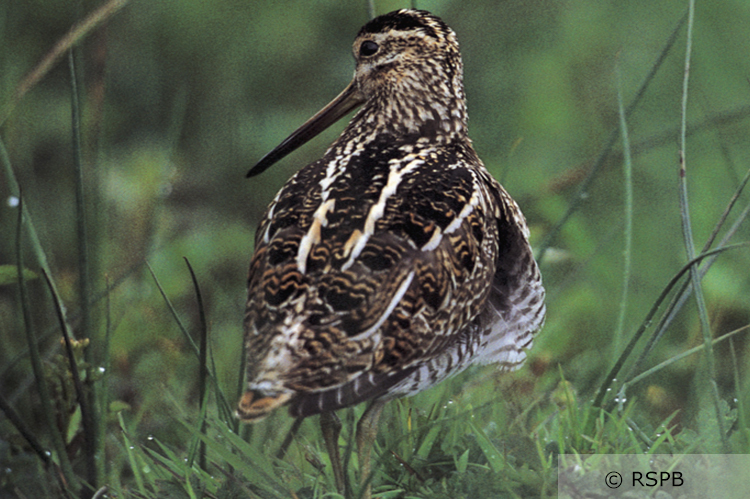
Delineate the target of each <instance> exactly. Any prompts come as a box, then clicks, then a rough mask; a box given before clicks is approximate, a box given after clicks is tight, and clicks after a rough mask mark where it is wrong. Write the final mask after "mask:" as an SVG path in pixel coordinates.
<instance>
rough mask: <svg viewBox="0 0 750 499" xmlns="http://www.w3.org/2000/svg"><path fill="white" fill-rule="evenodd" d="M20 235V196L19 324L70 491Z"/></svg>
mask: <svg viewBox="0 0 750 499" xmlns="http://www.w3.org/2000/svg"><path fill="white" fill-rule="evenodd" d="M22 235H23V197H22V196H19V205H18V225H17V227H16V263H17V265H18V291H19V297H20V301H21V311H22V315H23V323H24V328H25V332H26V341H27V343H28V348H29V357H30V359H31V368H32V371H33V372H34V380H35V382H36V387H37V391H38V392H39V398H40V401H41V405H42V412H43V414H44V422H45V424H46V426H47V431H48V433H49V437H50V439H51V440H52V445H53V447H54V448H55V452H56V454H57V459H58V460H59V462H60V469H61V471H62V474H63V477H64V478H65V483H64V484H63V489H65V488H66V487H65V486H66V485H67V487H68V488H70V489H72V490H78V488H79V483H78V478H77V477H76V475H75V473H74V472H73V467H72V466H71V464H70V461H69V460H68V453H67V452H66V450H65V442H64V441H63V436H62V434H61V433H60V431H59V430H58V428H57V425H56V424H55V417H54V414H55V413H54V410H53V408H52V399H51V397H50V391H49V387H48V386H47V380H46V378H45V376H44V368H43V367H42V358H41V355H40V354H39V346H38V344H37V339H36V333H35V331H34V326H33V325H32V323H31V309H30V304H29V299H28V293H27V291H26V280H25V277H24V274H23V249H22V246H23V245H22V239H23V238H22Z"/></svg>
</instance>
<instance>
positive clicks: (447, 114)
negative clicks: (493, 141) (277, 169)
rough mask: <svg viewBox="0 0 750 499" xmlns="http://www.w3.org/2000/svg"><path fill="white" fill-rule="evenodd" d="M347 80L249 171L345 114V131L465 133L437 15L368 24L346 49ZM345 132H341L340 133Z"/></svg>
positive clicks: (453, 60) (447, 39) (451, 49)
mask: <svg viewBox="0 0 750 499" xmlns="http://www.w3.org/2000/svg"><path fill="white" fill-rule="evenodd" d="M353 52H354V58H355V60H356V63H357V66H356V69H355V71H354V78H353V80H352V82H351V83H350V84H349V85H348V86H347V87H346V88H345V89H344V91H343V92H341V93H340V94H339V95H338V96H337V97H336V98H335V99H334V100H333V101H331V102H330V103H329V104H328V105H327V106H326V107H324V108H323V109H321V110H320V111H319V112H318V113H317V114H316V115H315V116H313V117H312V118H310V119H309V120H308V121H307V122H305V123H304V124H303V125H302V126H301V127H299V128H298V129H297V130H295V131H294V132H293V133H292V134H291V135H290V136H289V137H287V138H286V139H285V140H284V141H283V142H282V143H281V144H280V145H279V146H278V147H276V148H275V149H274V150H273V151H271V152H270V153H268V154H267V155H266V156H264V157H263V158H262V159H261V160H260V161H259V162H258V164H256V165H255V166H254V167H253V168H252V169H251V170H250V172H249V173H248V175H247V176H248V177H250V176H254V175H257V174H259V173H261V172H263V171H264V170H265V169H266V168H268V167H269V166H271V165H272V164H273V163H275V162H276V161H278V160H280V159H281V158H283V157H284V156H286V155H287V154H289V153H290V152H292V151H294V150H295V149H296V148H298V147H299V146H301V145H302V144H304V143H305V142H307V141H309V140H310V139H312V138H313V137H315V136H316V135H317V134H318V133H320V132H322V131H323V130H325V129H326V128H328V127H329V126H330V125H332V124H333V123H335V122H336V121H338V120H339V119H340V118H342V117H343V116H345V115H346V114H347V113H348V112H349V111H351V110H352V109H354V108H356V107H358V106H362V109H361V110H360V111H359V113H358V114H357V115H356V116H355V117H354V118H353V119H352V122H351V123H350V125H349V129H350V130H351V133H352V134H361V133H362V130H363V129H369V130H371V131H373V132H374V133H381V132H385V133H390V134H391V135H394V136H403V135H413V136H419V137H427V138H437V139H448V138H450V137H453V136H455V135H459V136H462V137H463V136H465V133H466V103H465V99H464V90H463V65H462V63H461V54H460V52H459V49H458V41H457V39H456V35H455V33H454V32H453V30H451V29H450V28H449V27H448V25H446V24H445V23H444V22H443V21H442V20H441V19H440V18H438V17H437V16H434V15H432V14H430V13H429V12H427V11H423V10H412V9H402V10H398V11H394V12H391V13H389V14H385V15H382V16H379V17H376V18H375V19H373V20H371V21H370V22H368V23H367V24H365V25H364V26H363V27H362V29H361V30H360V31H359V34H358V35H357V38H356V39H355V41H354V46H353ZM345 133H346V132H345Z"/></svg>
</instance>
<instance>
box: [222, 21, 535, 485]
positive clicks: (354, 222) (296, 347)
mask: <svg viewBox="0 0 750 499" xmlns="http://www.w3.org/2000/svg"><path fill="white" fill-rule="evenodd" d="M353 53H354V59H355V62H356V67H355V71H354V77H353V79H352V81H351V83H350V84H349V85H348V86H347V87H346V88H345V89H344V90H343V91H342V92H341V93H340V94H339V95H338V96H337V97H336V98H334V99H333V101H331V102H330V103H329V104H328V105H326V106H325V107H324V108H323V109H321V110H320V111H319V112H318V113H317V114H315V115H314V116H313V117H312V118H310V119H309V120H308V121H307V122H305V123H304V124H303V125H302V126H300V127H299V128H298V129H297V130H295V131H294V132H293V133H292V134H291V135H290V136H289V137H288V138H287V139H285V140H284V141H283V142H282V143H281V144H280V145H279V146H278V147H276V148H275V149H273V150H272V151H271V152H269V153H268V154H267V155H265V156H264V157H263V158H262V159H261V160H260V161H259V162H258V163H257V164H256V165H255V166H254V167H253V168H252V169H251V170H250V171H249V173H248V174H247V176H248V177H251V176H254V175H258V174H260V173H262V172H263V171H265V170H266V169H267V168H269V167H270V166H271V165H273V164H274V163H276V162H277V161H279V160H280V159H282V158H283V157H285V156H286V155H287V154H289V153H290V152H292V151H293V150H295V149H296V148H298V147H299V146H301V145H303V144H304V143H306V142H308V141H309V140H310V139H312V138H313V137H315V136H316V135H317V134H318V133H320V132H321V131H322V130H324V129H326V128H328V127H329V126H330V125H332V124H333V123H335V122H336V121H338V120H339V119H341V118H342V117H344V116H345V115H347V114H348V113H349V112H350V111H352V110H354V109H355V108H357V107H359V110H358V111H357V112H356V113H355V114H354V115H353V117H352V118H351V120H350V122H349V124H348V125H347V126H346V128H345V129H344V131H343V132H342V133H341V135H340V136H339V137H338V138H337V139H336V140H335V141H334V142H333V144H331V146H330V147H329V148H328V149H327V150H326V151H325V153H324V154H323V156H322V157H321V158H320V159H318V160H317V161H314V162H312V163H310V164H308V165H307V166H305V167H303V168H301V169H300V170H298V171H297V173H295V174H294V175H293V176H292V177H291V178H290V179H289V180H288V181H287V182H286V183H285V184H284V186H283V187H282V188H281V190H280V191H279V192H278V194H276V196H275V198H274V199H273V201H272V202H271V203H270V205H269V206H268V208H267V210H266V212H265V214H264V215H263V218H262V220H261V221H260V223H259V226H258V229H257V231H256V235H255V250H254V254H253V257H252V259H251V262H250V269H249V273H248V281H247V284H248V298H247V307H246V312H245V315H244V347H245V351H246V356H247V357H246V371H247V372H246V381H245V385H244V386H245V390H244V394H243V395H242V396H241V398H240V401H239V403H238V408H237V413H236V414H237V416H238V418H239V419H240V420H241V421H243V422H251V423H252V422H256V421H260V420H262V419H263V418H265V417H266V416H268V415H269V414H270V413H271V412H273V411H274V410H276V409H278V408H280V407H287V408H288V410H289V413H290V414H291V415H292V416H295V417H297V418H304V417H308V416H312V415H316V414H320V422H321V427H322V429H323V437H324V440H325V442H326V448H327V450H328V452H329V454H330V455H331V456H332V459H331V461H332V463H333V462H334V461H338V464H336V463H333V473H334V479H335V482H336V487H337V488H338V489H339V492H341V493H343V490H344V489H345V487H346V484H345V478H344V473H343V470H342V469H341V467H340V466H341V465H340V459H339V457H338V444H337V440H338V431H339V430H340V422H338V420H337V419H336V418H335V416H334V411H336V410H339V409H342V408H346V407H350V406H354V405H356V404H359V403H361V402H369V405H368V407H367V409H366V410H365V412H364V414H363V415H362V417H361V419H360V420H359V422H358V424H357V432H356V444H357V450H358V452H359V456H360V458H359V463H360V473H361V477H360V479H361V481H362V483H363V486H365V487H366V491H365V492H364V495H363V497H370V493H371V492H370V486H369V473H370V453H371V450H372V445H373V442H374V440H375V438H376V436H377V421H378V419H379V417H380V414H381V411H382V409H383V406H384V405H385V403H386V402H387V401H388V400H391V399H394V398H398V397H403V396H408V395H413V394H416V393H417V392H420V391H422V390H424V389H426V388H429V387H431V386H433V385H435V384H437V383H439V382H441V381H443V380H444V379H446V378H448V377H449V376H452V375H455V374H457V373H459V372H461V371H463V370H465V369H466V368H467V367H469V366H470V365H473V364H477V365H489V364H492V365H495V366H496V368H497V369H498V370H500V371H507V370H512V369H515V368H517V367H519V366H520V365H521V364H523V362H524V360H525V358H526V355H527V350H528V349H529V348H531V346H532V343H533V339H534V336H535V334H536V332H537V331H538V330H539V329H540V328H541V327H542V325H543V322H544V319H545V314H546V305H545V299H544V298H545V291H544V287H543V284H542V277H541V273H540V271H539V267H538V265H537V263H536V261H535V259H534V256H533V252H532V249H531V246H530V244H529V229H528V226H527V224H526V220H525V218H524V216H523V214H522V212H521V210H520V209H519V207H518V205H517V204H516V202H515V201H514V200H513V198H512V197H511V196H510V195H509V194H508V193H507V192H506V190H505V189H504V188H503V187H502V186H501V185H500V184H499V183H498V182H497V180H495V179H494V178H493V177H492V176H491V175H490V173H489V172H488V170H487V169H486V168H485V166H484V164H483V163H482V161H481V160H480V159H479V156H478V155H477V153H476V152H475V150H474V148H473V145H472V142H471V140H470V139H469V137H468V134H467V111H466V99H465V95H464V87H463V63H462V59H461V53H460V51H459V46H458V41H457V38H456V35H455V33H454V32H453V30H452V29H451V28H450V27H448V25H447V24H446V23H445V22H444V21H443V20H442V19H440V18H439V17H437V16H435V15H433V14H431V13H429V12H427V11H424V10H415V9H402V10H398V11H394V12H391V13H388V14H385V15H381V16H379V17H376V18H373V19H372V20H370V21H369V22H367V23H366V24H365V25H364V26H363V27H362V28H361V29H360V31H359V33H358V34H357V36H356V38H355V41H354V45H353Z"/></svg>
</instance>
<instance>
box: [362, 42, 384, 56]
mask: <svg viewBox="0 0 750 499" xmlns="http://www.w3.org/2000/svg"><path fill="white" fill-rule="evenodd" d="M378 48H380V47H378V44H377V43H375V42H373V41H372V40H365V41H364V42H362V45H360V46H359V55H362V56H365V57H367V56H370V55H373V54H374V53H375V52H377V51H378Z"/></svg>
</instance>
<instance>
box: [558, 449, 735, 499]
mask: <svg viewBox="0 0 750 499" xmlns="http://www.w3.org/2000/svg"><path fill="white" fill-rule="evenodd" d="M748 469H750V456H748V455H726V454H710V455H709V454H688V455H674V456H673V455H667V454H653V455H633V454H629V455H615V454H593V455H574V454H560V455H559V456H558V484H557V490H558V497H559V498H561V499H562V498H571V499H574V498H584V497H613V498H616V497H623V498H626V497H627V498H634V497H664V498H668V497H675V498H677V497H679V498H685V499H687V498H696V499H698V498H705V497H722V498H729V499H732V498H745V497H747V491H748V490H750V474H748V473H747V470H748ZM657 492H658V493H659V495H658V496H657V495H655V494H656V493H657Z"/></svg>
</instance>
